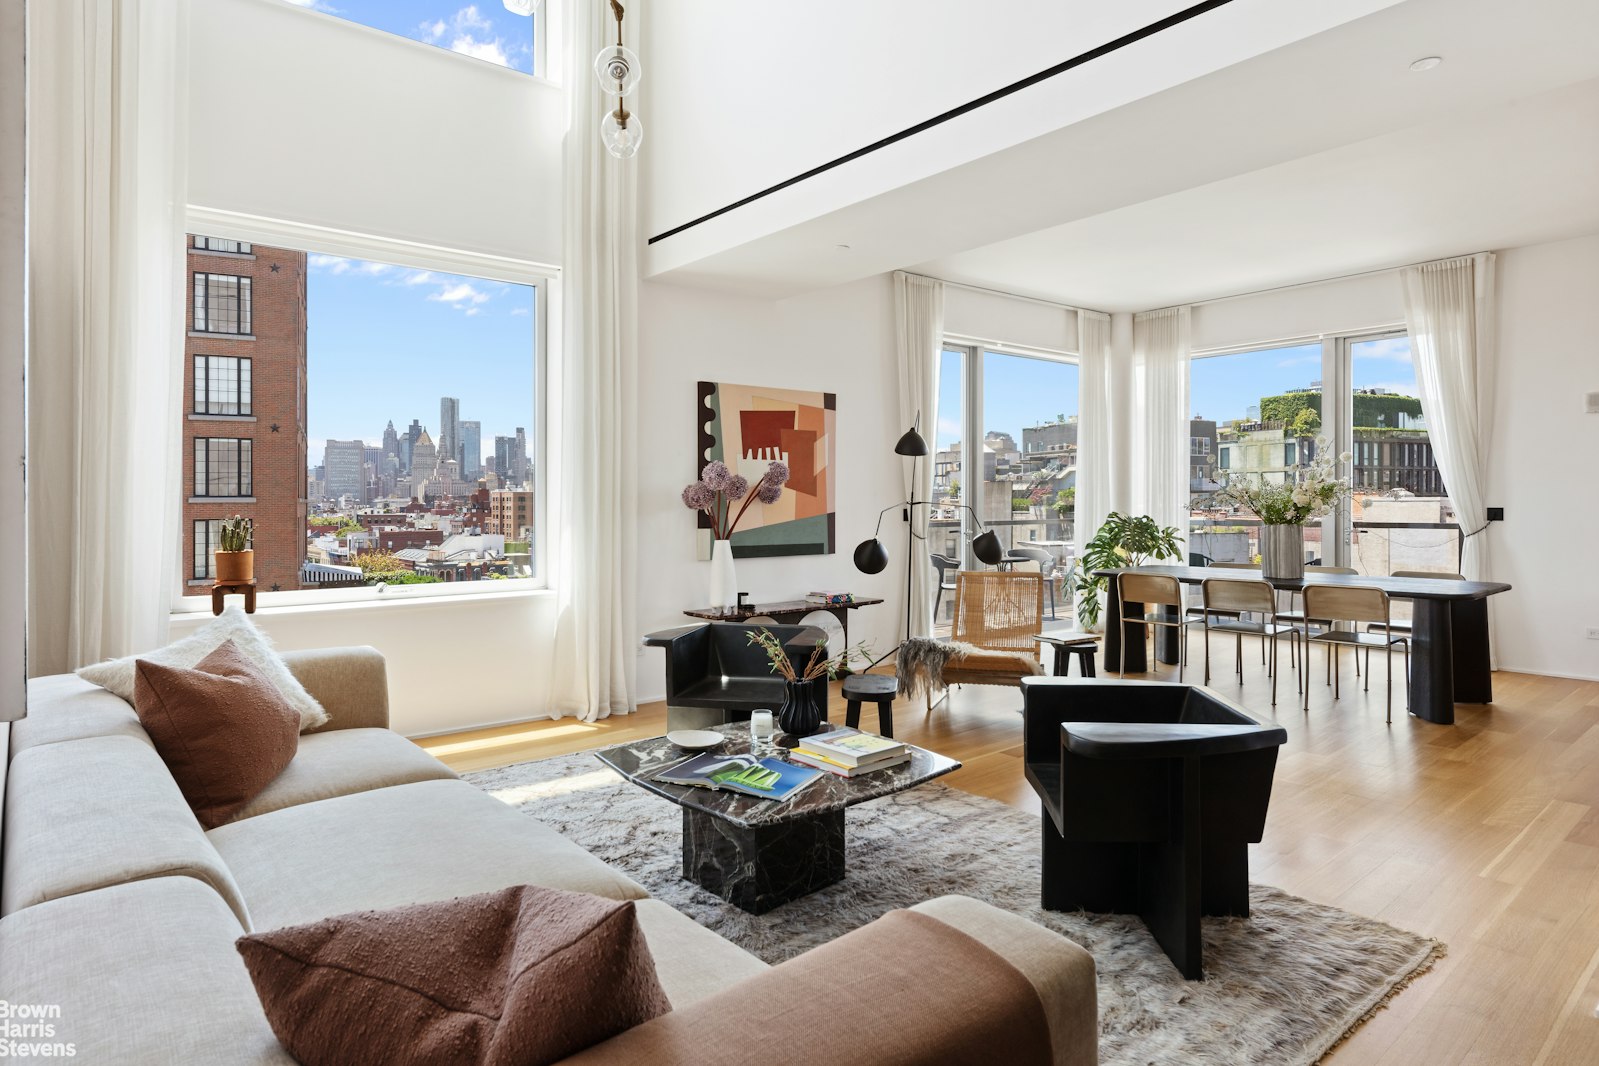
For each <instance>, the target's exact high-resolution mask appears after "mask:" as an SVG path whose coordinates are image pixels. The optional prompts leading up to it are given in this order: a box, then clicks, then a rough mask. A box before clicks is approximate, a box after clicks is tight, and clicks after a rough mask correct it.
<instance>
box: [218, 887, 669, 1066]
mask: <svg viewBox="0 0 1599 1066" xmlns="http://www.w3.org/2000/svg"><path fill="white" fill-rule="evenodd" d="M235 945H236V946H237V948H238V949H239V954H240V955H242V956H244V964H245V966H246V967H248V968H249V971H250V978H251V979H252V980H253V981H254V982H255V990H256V994H257V995H259V996H260V997H261V1006H262V1007H263V1008H265V1010H266V1016H267V1020H268V1021H269V1022H270V1023H271V1024H272V1031H273V1032H274V1033H276V1034H277V1036H278V1040H280V1041H281V1042H282V1043H283V1046H284V1047H285V1048H287V1049H288V1051H289V1054H291V1055H293V1056H294V1057H295V1058H296V1059H298V1060H299V1061H300V1062H301V1063H302V1064H303V1066H350V1064H365V1063H374V1062H381V1063H385V1064H386V1066H408V1064H413V1063H414V1064H422V1063H428V1064H443V1063H448V1064H450V1066H536V1064H539V1063H547V1062H557V1061H559V1060H560V1059H564V1058H566V1057H567V1056H568V1055H571V1054H572V1053H573V1052H576V1051H581V1050H582V1049H583V1048H586V1047H589V1046H591V1045H593V1044H597V1043H599V1042H600V1041H602V1040H606V1039H608V1038H610V1037H611V1036H614V1035H615V1034H617V1033H619V1032H622V1031H623V1030H626V1029H630V1028H632V1027H633V1026H635V1025H639V1024H641V1023H643V1022H646V1021H648V1020H650V1019H651V1018H654V1017H656V1016H658V1015H660V1014H664V1013H666V1012H667V1011H669V1010H671V1004H670V1003H668V1002H667V999H666V993H665V992H663V991H662V990H661V985H660V982H659V981H658V980H657V979H656V976H655V960H654V959H653V958H651V956H650V949H649V945H648V944H646V943H645V941H644V932H643V930H642V929H640V928H639V925H638V919H637V916H636V914H635V912H634V910H633V904H632V902H631V901H627V902H622V901H617V900H610V899H603V898H601V897H599V896H591V895H587V894H585V893H580V892H564V891H562V890H560V889H555V888H539V887H536V886H533V885H519V886H517V887H514V888H507V889H502V890H501V891H499V892H486V893H483V894H482V895H477V896H462V897H459V898H457V899H452V900H446V901H444V902H441V903H417V904H412V905H411V906H408V907H396V908H394V909H393V910H386V911H362V912H360V913H357V914H344V915H338V916H336V917H333V918H324V919H322V920H321V921H319V922H312V923H311V924H309V925H299V926H293V927H290V928H288V929H276V930H273V931H271V932H267V933H255V934H251V935H249V936H243V937H240V938H239V939H238V940H237V941H236V942H235Z"/></svg>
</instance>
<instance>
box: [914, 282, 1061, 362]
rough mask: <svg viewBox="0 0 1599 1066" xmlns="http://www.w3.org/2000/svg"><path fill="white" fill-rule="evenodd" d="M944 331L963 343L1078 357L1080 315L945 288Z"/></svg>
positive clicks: (1015, 299)
mask: <svg viewBox="0 0 1599 1066" xmlns="http://www.w3.org/2000/svg"><path fill="white" fill-rule="evenodd" d="M944 332H945V333H947V334H949V335H950V336H952V337H958V338H960V339H961V340H969V341H978V342H981V343H987V344H995V345H1001V346H1009V347H1020V348H1039V349H1042V350H1044V351H1047V352H1070V353H1072V354H1076V352H1077V348H1078V343H1077V312H1076V311H1073V310H1072V309H1071V308H1068V307H1060V306H1058V305H1055V304H1049V303H1044V302H1042V301H1039V300H1024V299H1020V298H1018V297H1014V296H1007V295H1004V294H1002V293H997V292H979V291H977V290H974V289H963V288H958V287H956V286H953V285H949V286H945V288H944Z"/></svg>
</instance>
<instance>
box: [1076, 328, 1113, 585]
mask: <svg viewBox="0 0 1599 1066" xmlns="http://www.w3.org/2000/svg"><path fill="white" fill-rule="evenodd" d="M1077 344H1078V349H1077V350H1078V351H1079V352H1080V353H1081V354H1080V355H1079V356H1078V370H1079V378H1078V380H1079V382H1080V383H1081V399H1080V401H1079V405H1080V409H1079V414H1078V418H1077V499H1076V509H1075V512H1074V514H1073V518H1072V522H1073V532H1072V543H1073V545H1074V551H1075V552H1076V554H1077V558H1079V559H1081V558H1082V557H1083V548H1084V546H1085V545H1087V544H1088V542H1089V541H1090V540H1092V539H1094V534H1095V533H1097V532H1099V527H1100V526H1102V525H1104V524H1105V516H1106V515H1108V514H1110V512H1111V511H1112V510H1113V508H1112V507H1111V504H1110V501H1111V483H1110V479H1111V418H1112V415H1111V412H1112V411H1113V410H1114V407H1113V405H1112V398H1111V373H1110V316H1109V315H1107V314H1103V313H1102V312H1099V311H1078V312H1077Z"/></svg>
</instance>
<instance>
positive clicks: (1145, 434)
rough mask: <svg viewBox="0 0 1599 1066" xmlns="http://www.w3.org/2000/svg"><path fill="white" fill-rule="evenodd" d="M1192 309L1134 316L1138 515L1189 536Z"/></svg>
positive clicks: (1134, 463) (1135, 494)
mask: <svg viewBox="0 0 1599 1066" xmlns="http://www.w3.org/2000/svg"><path fill="white" fill-rule="evenodd" d="M1188 319H1189V309H1188V308H1187V307H1168V308H1164V309H1162V310H1160V311H1144V312H1141V313H1139V314H1137V315H1135V316H1133V435H1132V453H1133V454H1132V475H1133V493H1132V500H1133V503H1132V506H1133V510H1134V511H1135V512H1137V513H1140V514H1147V515H1149V516H1150V517H1151V518H1153V519H1154V520H1155V522H1156V524H1158V525H1161V526H1176V527H1177V529H1178V531H1179V532H1180V533H1182V535H1183V536H1184V537H1185V538H1186V537H1187V536H1188V350H1189V328H1188Z"/></svg>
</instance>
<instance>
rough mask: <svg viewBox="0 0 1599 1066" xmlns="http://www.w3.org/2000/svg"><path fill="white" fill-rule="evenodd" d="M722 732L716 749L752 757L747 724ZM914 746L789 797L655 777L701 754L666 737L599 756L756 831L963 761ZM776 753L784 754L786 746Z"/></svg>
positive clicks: (897, 787)
mask: <svg viewBox="0 0 1599 1066" xmlns="http://www.w3.org/2000/svg"><path fill="white" fill-rule="evenodd" d="M716 731H717V732H718V733H725V734H727V741H726V743H724V744H723V745H722V746H721V747H720V748H717V749H716V752H715V753H716V754H718V755H747V754H748V753H749V750H750V727H749V723H748V722H736V723H734V724H732V725H723V726H717V727H716ZM906 746H907V747H909V748H910V752H911V758H910V762H905V763H900V764H899V765H898V766H893V767H890V768H889V769H887V770H876V771H873V772H872V773H869V774H862V775H861V776H860V777H840V776H838V775H837V774H828V773H824V774H822V776H821V778H820V779H819V780H816V781H813V782H811V783H810V784H808V785H806V786H805V787H804V788H802V789H800V790H799V791H798V792H797V793H795V794H794V795H793V796H791V797H789V798H788V799H786V800H768V799H757V798H756V797H754V796H746V795H743V794H742V793H738V792H729V791H721V790H713V789H708V788H694V787H693V786H690V785H672V784H667V783H666V782H664V781H656V780H655V779H654V777H655V774H656V773H658V772H660V771H661V770H664V769H666V768H667V767H668V766H672V765H674V764H675V763H680V762H684V761H686V760H687V759H690V758H693V756H694V755H695V754H697V753H694V752H685V751H683V750H682V749H681V748H678V747H675V746H674V745H673V744H672V743H671V742H670V741H668V740H667V739H666V738H665V737H653V738H651V739H649V740H640V741H637V742H635V743H632V744H617V745H615V746H614V747H609V748H601V749H600V750H598V751H596V752H595V753H594V754H595V756H596V757H597V758H598V759H599V760H600V761H601V762H603V763H604V764H605V765H607V766H609V767H610V768H611V769H613V770H615V771H616V772H617V773H619V774H621V775H622V776H623V777H626V778H627V779H628V780H630V781H632V782H634V783H635V784H637V785H641V786H643V787H644V788H646V789H649V790H650V791H651V792H653V793H655V794H656V795H657V796H663V797H665V798H666V799H669V800H671V801H672V802H673V803H676V804H678V805H679V806H683V807H693V808H695V809H696V810H700V811H704V812H705V813H706V814H711V815H715V816H716V817H718V818H722V819H725V820H726V821H729V822H732V823H733V824H734V825H737V826H742V827H744V828H749V829H753V828H756V827H759V826H768V825H779V824H781V823H783V822H789V821H793V820H794V819H797V818H807V817H812V816H814V815H818V814H827V813H830V812H832V811H840V810H843V809H844V808H845V807H850V806H853V805H855V804H857V803H865V802H866V801H867V800H874V799H877V798H879V797H881V796H889V795H892V794H893V793H895V792H903V791H905V790H906V789H908V788H914V787H915V786H917V785H920V784H923V783H925V782H927V781H931V780H932V779H933V778H935V777H942V776H943V775H944V774H947V773H949V772H950V771H952V770H959V769H960V767H961V764H960V763H959V762H957V761H956V760H954V759H949V758H945V757H944V756H942V755H939V754H937V753H936V752H931V751H927V750H926V749H925V748H918V747H916V746H914V745H906ZM777 754H778V755H779V756H781V754H782V749H778V752H777Z"/></svg>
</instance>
